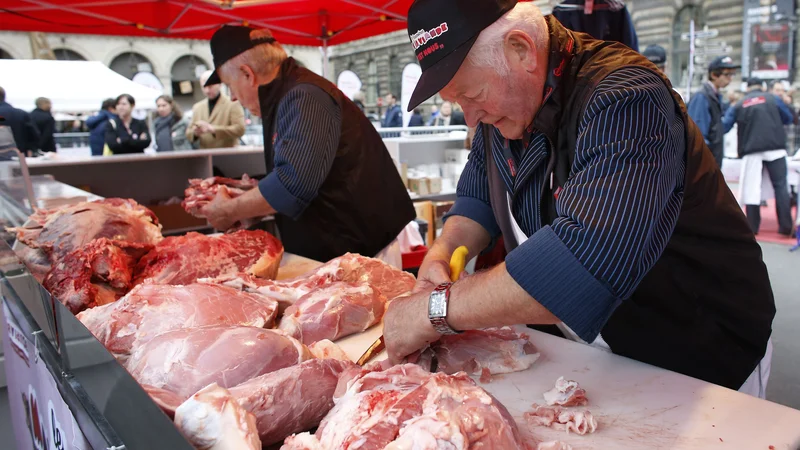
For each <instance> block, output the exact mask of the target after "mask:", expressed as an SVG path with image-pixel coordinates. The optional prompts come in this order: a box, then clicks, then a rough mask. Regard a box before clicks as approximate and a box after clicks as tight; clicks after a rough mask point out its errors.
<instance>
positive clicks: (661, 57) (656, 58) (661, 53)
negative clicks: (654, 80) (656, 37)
mask: <svg viewBox="0 0 800 450" xmlns="http://www.w3.org/2000/svg"><path fill="white" fill-rule="evenodd" d="M642 55H643V56H644V57H645V58H647V60H648V61H650V62H651V63H653V64H655V65H656V67H658V70H660V71H662V72H664V70H665V69H666V67H667V51H666V50H664V47H662V46H660V45H648V46H647V48H646V49H644V52H642Z"/></svg>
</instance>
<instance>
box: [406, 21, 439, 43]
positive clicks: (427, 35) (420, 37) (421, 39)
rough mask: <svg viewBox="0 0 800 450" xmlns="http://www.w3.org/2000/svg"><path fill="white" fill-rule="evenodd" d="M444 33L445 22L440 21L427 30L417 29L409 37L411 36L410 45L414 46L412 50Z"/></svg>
mask: <svg viewBox="0 0 800 450" xmlns="http://www.w3.org/2000/svg"><path fill="white" fill-rule="evenodd" d="M444 33H447V22H442V24H441V25H439V26H438V27H436V28H431V29H430V30H428V31H425V30H419V31H417V32H416V33H414V34H412V35H411V36H409V37H410V38H411V45H413V46H414V50H417V49H418V48H420V47H422V46H423V45H425V44H427V43H428V41H430V40H433V39H436V38H437V37H439V36H441V35H442V34H444Z"/></svg>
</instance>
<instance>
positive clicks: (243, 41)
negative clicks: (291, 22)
mask: <svg viewBox="0 0 800 450" xmlns="http://www.w3.org/2000/svg"><path fill="white" fill-rule="evenodd" d="M253 31H257V30H256V29H255V28H250V27H245V26H240V25H224V26H223V27H222V28H220V29H219V30H217V31H215V32H214V35H213V36H211V56H212V57H213V58H214V73H212V74H211V76H210V77H208V81H206V84H205V85H204V86H211V85H213V84H220V83H222V80H220V79H219V74H218V73H217V70H218V69H219V68H220V67H222V65H223V64H225V63H226V62H228V61H230V60H231V59H233V58H235V57H236V56H239V55H241V54H242V53H244V52H246V51H248V50H250V49H251V48H253V47H255V46H256V45H259V44H271V43H273V42H275V38H274V37H272V35H271V34H270V36H269V37H267V36H263V37H260V38H256V39H251V38H250V33H252V32H253Z"/></svg>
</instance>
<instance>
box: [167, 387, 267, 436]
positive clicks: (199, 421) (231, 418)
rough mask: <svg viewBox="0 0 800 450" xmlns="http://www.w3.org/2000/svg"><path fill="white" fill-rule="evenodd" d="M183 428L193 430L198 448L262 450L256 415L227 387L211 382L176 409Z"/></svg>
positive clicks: (176, 416)
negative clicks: (232, 394) (247, 409)
mask: <svg viewBox="0 0 800 450" xmlns="http://www.w3.org/2000/svg"><path fill="white" fill-rule="evenodd" d="M175 424H176V425H177V426H178V429H180V430H191V432H192V435H191V437H189V436H187V438H189V439H190V441H191V443H192V445H193V446H194V448H196V449H198V450H260V449H261V441H260V440H259V439H258V430H257V429H256V418H255V416H253V414H251V413H250V412H248V411H246V410H245V409H244V408H242V407H241V406H240V405H239V403H237V402H236V400H235V399H234V398H233V397H232V396H231V394H230V392H228V390H227V389H225V388H223V387H220V386H218V385H217V384H211V385H209V386H206V387H205V388H203V389H202V390H201V391H198V392H197V393H196V394H194V395H192V396H191V398H189V400H187V401H186V402H185V403H184V404H183V405H181V407H180V408H179V409H178V411H176V413H175Z"/></svg>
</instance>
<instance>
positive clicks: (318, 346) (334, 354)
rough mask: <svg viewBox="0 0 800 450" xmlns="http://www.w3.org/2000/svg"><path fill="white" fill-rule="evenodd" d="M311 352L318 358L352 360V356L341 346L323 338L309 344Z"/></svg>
mask: <svg viewBox="0 0 800 450" xmlns="http://www.w3.org/2000/svg"><path fill="white" fill-rule="evenodd" d="M308 349H309V350H310V351H311V354H312V355H314V358H317V359H338V360H339V361H350V357H349V356H347V353H345V352H344V350H342V348H341V347H339V346H338V345H336V344H334V343H333V342H331V341H329V340H327V339H323V340H321V341H317V342H314V343H313V344H311V345H309V346H308Z"/></svg>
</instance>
